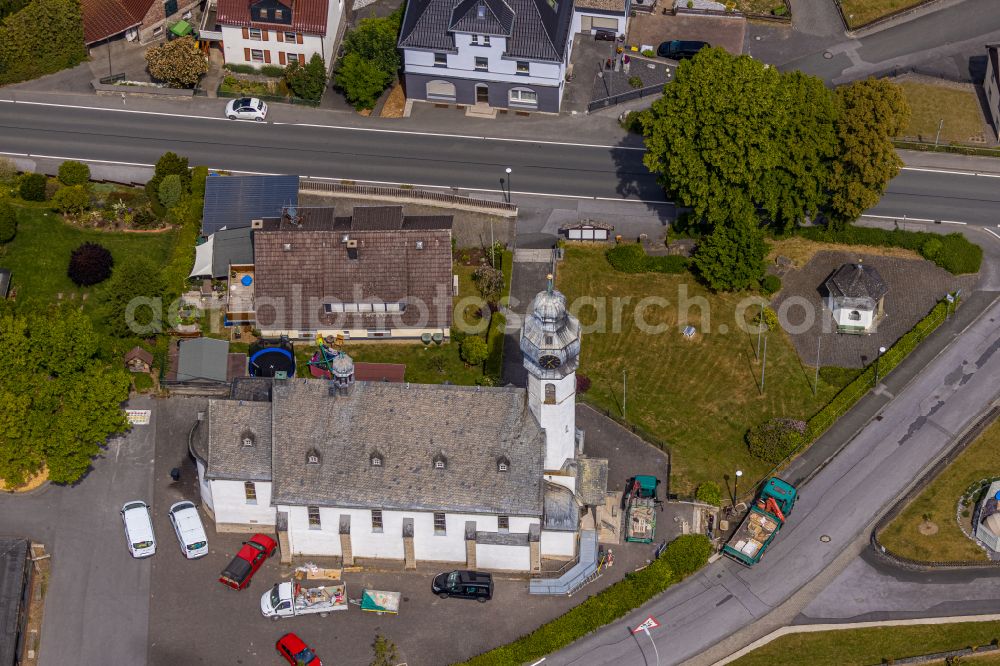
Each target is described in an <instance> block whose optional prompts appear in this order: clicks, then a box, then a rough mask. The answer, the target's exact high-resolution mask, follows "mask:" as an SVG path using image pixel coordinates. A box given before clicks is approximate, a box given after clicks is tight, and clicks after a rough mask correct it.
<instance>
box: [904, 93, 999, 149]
mask: <svg viewBox="0 0 1000 666" xmlns="http://www.w3.org/2000/svg"><path fill="white" fill-rule="evenodd" d="M900 85H901V86H902V87H903V92H904V93H905V94H906V101H907V102H908V103H909V105H910V112H911V117H910V124H909V125H908V126H907V128H906V129H905V130H904V131H903V136H905V137H917V138H919V139H920V140H921V141H930V142H933V141H934V138H935V136H936V135H937V130H938V124H939V123H940V122H941V120H942V119H943V120H944V125H942V126H941V142H942V143H969V142H970V141H971V140H974V139H977V138H978V139H982V137H983V127H984V123H985V121H984V119H983V115H982V111H981V110H980V106H979V98H978V97H977V96H976V93H974V92H972V91H971V90H960V89H956V88H950V87H948V86H945V85H934V84H930V83H916V82H913V81H903V82H902V83H900Z"/></svg>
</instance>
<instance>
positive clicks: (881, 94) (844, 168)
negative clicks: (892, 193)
mask: <svg viewBox="0 0 1000 666" xmlns="http://www.w3.org/2000/svg"><path fill="white" fill-rule="evenodd" d="M836 103H837V138H838V140H839V143H840V145H839V149H838V154H837V159H836V160H835V161H834V163H833V170H832V171H833V172H832V178H831V181H830V186H829V188H830V205H829V216H830V221H831V222H832V223H833V224H834V225H843V224H845V223H847V222H851V221H853V220H855V219H857V218H858V217H859V216H860V215H861V213H863V212H864V211H865V210H866V209H868V208H871V207H872V206H874V205H875V204H877V203H878V201H879V199H880V198H881V197H882V194H883V192H885V188H886V186H887V185H888V184H889V181H890V180H892V179H893V178H894V177H895V176H896V174H898V173H899V169H900V167H902V166H903V161H902V160H901V159H900V158H899V155H897V154H896V149H895V148H894V147H893V145H892V137H895V136H898V135H899V134H901V133H902V131H903V129H904V128H905V127H906V126H907V125H908V124H909V122H910V107H909V105H908V104H907V103H906V97H905V96H904V94H903V89H902V88H901V87H900V86H899V85H897V84H895V83H892V82H891V81H887V80H885V79H867V80H865V81H856V82H854V83H852V84H850V85H846V86H842V87H840V88H838V89H837V92H836Z"/></svg>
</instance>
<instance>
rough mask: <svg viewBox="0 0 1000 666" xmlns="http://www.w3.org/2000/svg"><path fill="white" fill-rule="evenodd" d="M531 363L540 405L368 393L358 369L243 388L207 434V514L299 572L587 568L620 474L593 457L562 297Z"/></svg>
mask: <svg viewBox="0 0 1000 666" xmlns="http://www.w3.org/2000/svg"><path fill="white" fill-rule="evenodd" d="M521 347H522V350H523V352H524V358H525V360H524V364H525V367H526V368H527V370H528V374H529V388H528V389H527V390H525V389H521V388H515V387H496V388H494V387H477V386H451V385H417V384H408V383H406V384H394V383H388V382H362V381H356V380H355V377H354V374H353V364H352V363H351V361H350V357H348V356H346V355H345V356H342V357H340V358H339V359H338V360H339V361H340V362H339V363H337V364H335V366H334V370H333V379H332V380H330V381H324V380H307V379H293V380H273V382H269V383H268V382H265V380H261V379H248V380H242V382H243V383H237V384H234V387H233V393H232V395H231V397H230V399H227V400H212V401H210V404H209V407H208V411H207V413H205V414H204V415H203V416H202V417H201V419H200V420H199V421H198V422H197V424H196V426H195V428H194V430H193V431H192V436H191V444H192V446H191V448H192V452H193V453H194V455H195V458H196V461H197V467H198V478H199V482H200V488H201V496H202V502H203V504H204V507H205V508H206V510H207V511H208V512H209V513H210V514H211V515H212V516H213V517H214V520H215V522H216V527H217V529H219V530H223V531H225V530H240V531H243V530H245V531H270V529H271V528H272V526H273V529H274V530H275V531H276V532H277V534H278V539H279V543H280V544H281V549H282V557H283V558H284V559H285V560H286V561H287V560H288V559H290V558H291V557H292V556H299V555H301V556H335V557H340V558H342V560H343V563H344V564H352V563H354V561H355V559H357V558H361V559H386V560H398V561H402V562H403V563H404V565H405V566H406V567H408V568H412V567H415V566H416V563H417V562H448V563H459V564H462V565H464V566H467V567H470V568H482V569H495V570H512V571H538V570H540V568H541V560H542V559H543V558H551V559H557V560H559V559H562V560H569V559H572V558H574V557H576V555H577V552H578V548H579V542H580V539H579V537H580V531H581V517H582V516H583V515H586V510H587V509H588V508H589V507H591V506H596V505H597V504H598V503H600V504H603V502H604V497H605V494H606V481H607V461H606V460H601V459H589V458H586V457H585V456H583V455H582V452H581V451H579V450H578V444H579V443H582V436H581V435H580V434H579V433H578V432H577V430H576V427H575V395H576V366H577V358H578V356H579V351H580V325H579V322H578V321H577V320H576V318H575V317H573V316H572V315H570V314H569V313H568V311H567V309H566V300H565V298H564V297H563V296H562V294H560V293H559V292H557V291H554V290H552V289H551V287H550V289H549V290H547V291H544V292H542V293H540V294H539V295H538V296H537V297H536V298H535V300H534V302H533V303H532V306H531V308H530V310H529V315H528V317H527V318H526V323H525V325H524V328H523V330H522V337H521ZM250 384H253V386H250ZM588 498H590V499H588ZM588 534H593V532H589V533H588ZM594 544H596V540H595V541H594ZM594 548H595V549H596V545H595V546H594Z"/></svg>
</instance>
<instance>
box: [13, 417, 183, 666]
mask: <svg viewBox="0 0 1000 666" xmlns="http://www.w3.org/2000/svg"><path fill="white" fill-rule="evenodd" d="M129 406H130V407H132V408H136V409H152V410H153V415H152V419H151V421H150V424H149V425H145V426H135V427H134V428H133V429H132V431H131V432H130V433H128V434H127V435H124V436H122V437H118V438H115V439H113V440H112V441H111V442H110V444H109V445H108V448H107V450H106V451H105V452H104V453H103V455H102V457H100V458H98V459H97V460H95V461H94V465H93V470H92V471H91V472H90V473H89V474H87V476H86V477H84V479H83V480H82V481H80V482H79V483H78V484H76V485H75V486H69V487H66V486H55V485H49V486H45V487H43V488H41V489H39V490H37V491H34V492H32V493H30V494H28V495H14V494H9V493H5V494H2V495H0V533H3V534H10V535H17V536H24V537H28V538H29V539H31V540H32V541H38V542H41V543H44V544H45V546H46V549H47V550H48V551H49V552H50V553H51V554H52V577H51V579H50V581H49V585H48V588H47V590H46V593H45V594H46V603H45V618H44V621H43V624H42V633H41V646H40V649H39V661H38V663H39V664H40V665H41V666H55V665H56V664H139V665H141V664H143V663H145V659H146V635H147V633H146V632H147V617H148V609H149V578H150V571H151V565H152V560H151V559H145V560H135V559H133V558H132V556H131V555H130V554H129V551H128V549H127V548H126V545H125V535H124V532H123V530H122V521H121V516H120V515H119V511H120V509H121V507H122V505H123V504H124V503H125V502H127V501H129V500H134V499H143V500H146V501H147V502H148V501H150V500H151V499H152V497H151V481H152V480H151V476H152V474H151V469H150V462H151V461H152V458H153V441H154V435H155V431H156V427H157V412H158V408H157V405H156V402H155V401H153V400H150V399H147V398H140V399H135V400H132V401H131V402H130V403H129ZM157 534H158V536H159V538H160V540H161V541H162V540H163V537H164V536H165V535H166V532H165V531H163V530H162V529H161V530H158V531H157ZM156 557H160V555H159V554H157V555H156Z"/></svg>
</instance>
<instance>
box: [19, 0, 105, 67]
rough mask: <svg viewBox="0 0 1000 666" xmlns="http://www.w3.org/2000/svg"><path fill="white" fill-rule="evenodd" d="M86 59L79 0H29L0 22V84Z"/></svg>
mask: <svg viewBox="0 0 1000 666" xmlns="http://www.w3.org/2000/svg"><path fill="white" fill-rule="evenodd" d="M86 58H87V49H86V47H85V46H84V44H83V18H82V10H81V8H80V0H31V2H29V3H27V4H26V5H25V6H24V7H23V8H22V9H20V10H19V11H16V12H15V13H13V14H11V15H10V16H7V17H6V18H4V19H3V22H2V23H0V85H2V84H6V83H16V82H18V81H25V80H28V79H34V78H37V77H39V76H42V75H43V74H51V73H52V72H58V71H59V70H60V69H65V68H67V67H74V66H75V65H78V64H80V63H81V62H83V61H84V60H85V59H86Z"/></svg>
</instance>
